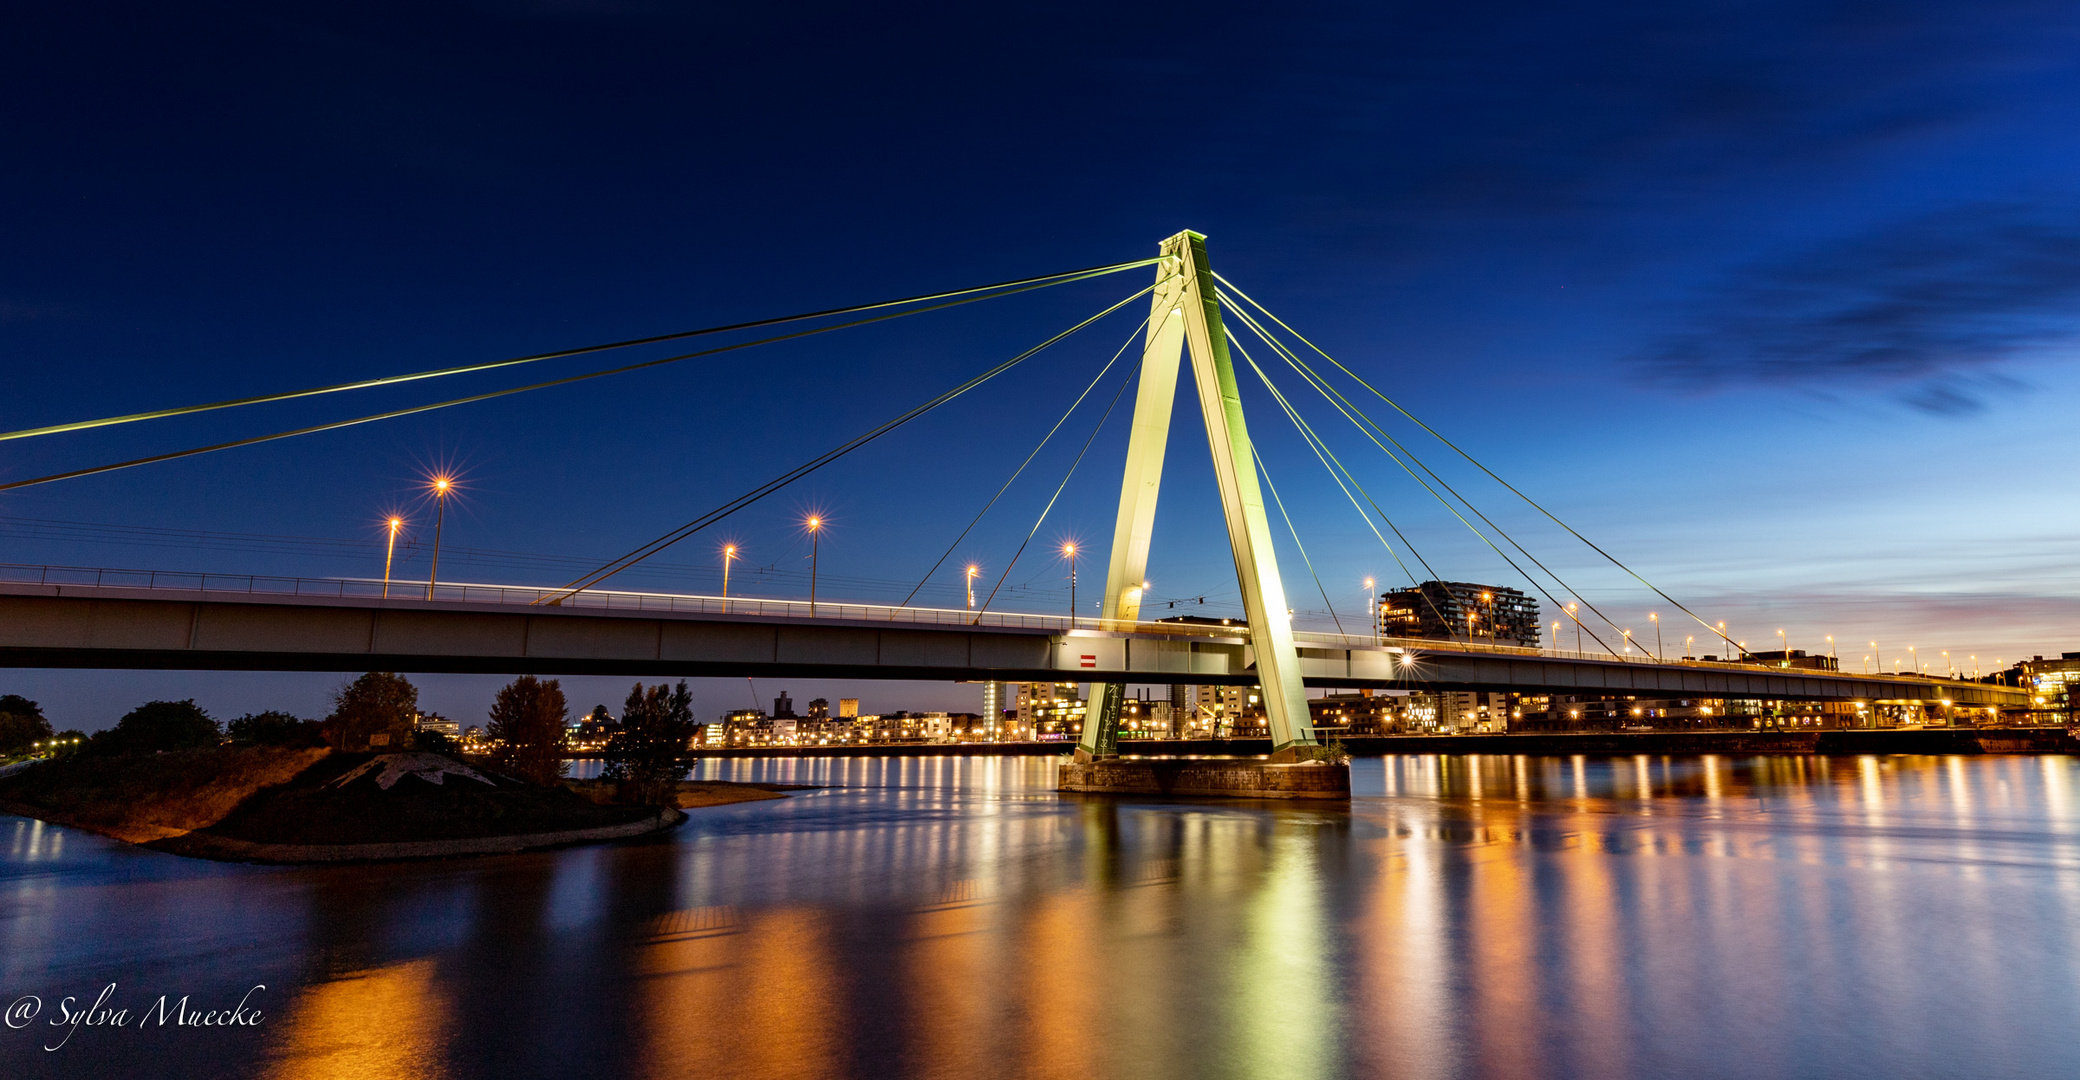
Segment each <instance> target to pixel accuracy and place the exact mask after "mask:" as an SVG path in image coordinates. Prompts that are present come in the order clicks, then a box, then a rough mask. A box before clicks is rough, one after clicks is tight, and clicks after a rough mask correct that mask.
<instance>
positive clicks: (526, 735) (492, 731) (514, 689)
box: [484, 675, 570, 785]
mask: <svg viewBox="0 0 2080 1080" xmlns="http://www.w3.org/2000/svg"><path fill="white" fill-rule="evenodd" d="M569 712H570V707H569V706H568V705H567V704H566V703H565V702H564V700H563V688H562V687H561V686H559V685H558V684H557V682H556V680H555V679H550V680H549V681H548V682H542V681H541V680H539V679H536V678H535V677H534V676H532V675H522V676H520V677H519V678H517V679H514V680H513V681H512V682H510V683H507V684H506V685H505V686H504V687H502V688H500V689H499V691H498V698H497V700H495V701H493V702H492V705H491V722H490V723H489V724H488V725H486V726H485V728H484V734H486V735H488V736H490V737H491V738H492V739H493V740H494V741H496V742H497V744H498V745H497V746H496V747H495V748H494V749H493V750H492V751H491V761H492V764H494V765H496V766H497V767H498V768H499V769H501V770H502V771H504V772H506V773H507V774H509V775H512V776H516V777H519V778H520V779H522V780H526V781H529V782H531V783H536V784H544V785H549V784H554V783H556V782H557V781H558V780H561V779H562V778H563V774H564V773H566V772H568V771H570V763H569V762H567V761H565V760H564V759H563V721H564V717H565V716H567V715H568V714H569Z"/></svg>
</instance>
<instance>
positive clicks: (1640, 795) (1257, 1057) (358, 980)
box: [0, 756, 2080, 1080]
mask: <svg viewBox="0 0 2080 1080" xmlns="http://www.w3.org/2000/svg"><path fill="white" fill-rule="evenodd" d="M702 768H703V770H704V771H703V773H702V775H704V776H705V777H707V778H714V779H735V780H758V781H772V782H785V783H802V784H817V785H825V786H824V787H822V788H821V789H819V790H814V791H803V792H796V793H794V795H792V796H791V797H789V798H787V799H784V800H776V801H770V802H757V803H745V804H736V805H732V806H725V807H716V808H709V809H703V810H696V811H693V813H692V820H690V821H689V822H688V823H687V824H686V825H685V826H683V827H681V828H680V829H678V830H676V831H675V832H673V833H671V834H668V835H667V837H666V838H664V839H661V840H657V841H653V842H648V843H634V844H625V845H620V846H610V847H591V848H575V849H567V850H560V851H550V852H540V853H531V854H523V855H514V856H498V857H485V858H476V859H463V860H455V861H447V862H432V863H401V864H387V865H374V866H353V867H257V866H242V865H226V864H216V863H208V862H200V861H193V860H187V859H181V858H176V857H172V856H167V855H160V854H156V853H152V852H148V851H143V850H140V849H136V848H131V847H127V846H125V845H122V844H119V843H115V842H113V841H109V840H105V839H102V838H100V837H97V836H94V835H91V834H86V833H81V832H77V831H73V830H68V829H62V828H57V827H54V826H49V825H44V824H41V823H38V822H35V821H30V820H27V819H23V818H16V817H6V816H0V996H4V997H5V999H7V1000H8V1001H9V1002H13V1003H15V1004H13V1005H12V1006H11V1007H10V1011H9V1013H8V1014H7V1017H8V1027H7V1028H0V1075H5V1076H8V1077H10V1078H12V1077H31V1076H92V1077H97V1078H108V1080H112V1078H118V1077H121V1078H128V1077H188V1076H193V1077H217V1076H269V1077H284V1078H301V1077H354V1078H378V1077H413V1078H440V1077H484V1078H494V1077H495V1078H518V1077H537V1076H544V1077H546V1076H556V1077H577V1076H628V1077H666V1076H674V1077H675V1076H686V1077H700V1078H709V1080H717V1078H731V1077H758V1078H779V1077H920V1078H949V1080H950V1078H964V1080H965V1078H980V1077H1062V1078H1076V1080H1161V1078H1178V1080H1199V1078H1214V1077H1237V1078H1245V1077H1246V1078H1269V1077H1295V1078H1332V1077H1346V1076H1348V1077H1437V1078H1446V1077H1498V1078H1518V1077H1596V1078H1633V1077H1637V1078H1659V1077H1676V1076H1682V1077H1809V1076H1810V1077H1885V1078H1895V1077H1939V1076H1941V1077H1947V1076H1955V1077H2045V1076H2075V1075H2080V1028H2076V1022H2080V761H2076V760H2075V759H2073V758H2067V757H2055V756H1989V757H1954V758H1952V757H1940V758H1939V757H1905V756H1895V757H1860V758H1851V757H1837V758H1822V757H1741V758H1734V757H1724V758H1711V757H1705V758H1660V757H1655V758H1645V757H1642V758H1564V757H1554V758H1522V757H1520V758H1510V757H1495V756H1489V757H1439V756H1400V757H1389V758H1384V759H1382V758H1369V759H1360V760H1359V761H1357V762H1356V763H1355V765H1354V766H1353V782H1354V787H1355V789H1356V796H1355V797H1354V798H1353V800H1352V802H1351V804H1350V806H1349V807H1348V808H1347V809H1346V808H1345V807H1343V806H1341V805H1333V806H1305V805H1289V806H1281V805H1265V804H1258V803H1224V802H1219V801H1211V800H1208V801H1191V802H1187V801H1161V800H1153V799H1133V798H1097V797H1062V796H1058V795H1056V794H1055V792H1054V791H1053V790H1052V775H1051V772H1052V762H1051V761H1049V760H1044V759H1033V758H986V757H976V758H892V759H803V760H783V759H764V760H732V761H710V762H706V763H704V764H703V766H702ZM109 984H114V986H115V989H114V990H113V991H110V992H108V993H109V994H110V996H109V997H108V999H107V1000H106V1001H105V1002H104V1005H103V1009H104V1010H114V1009H122V1010H125V1011H126V1015H125V1016H123V1017H122V1020H123V1022H122V1023H121V1024H120V1025H119V1024H116V1023H114V1022H113V1019H112V1018H113V1014H112V1013H109V1012H105V1011H104V1012H103V1013H100V1014H88V1013H87V1010H86V1008H85V1006H86V1005H87V1003H89V1002H92V1001H94V1000H95V999H96V998H97V997H98V996H99V995H101V994H102V993H104V990H103V988H104V987H106V986H107V985H109ZM254 987H264V989H258V990H256V989H253V988H254ZM162 995H163V996H165V998H166V999H167V1001H168V1002H169V1004H167V1005H164V1006H160V1005H159V1001H160V999H161V997H162ZM182 995H186V996H187V997H188V999H189V1002H188V1007H189V1009H190V1010H191V1013H193V1014H198V1015H199V1014H200V1013H201V1012H202V1011H205V1010H215V1011H219V1012H220V1013H222V1014H226V1015H228V1014H230V1012H231V1010H234V1009H235V1008H237V1006H238V1003H239V1002H240V1000H241V999H242V998H243V999H244V1000H245V1007H244V1011H241V1012H238V1013H237V1014H236V1017H237V1019H239V1020H240V1021H248V1022H242V1023H239V1024H237V1025H234V1026H228V1027H216V1026H211V1027H196V1026H180V1025H176V1024H174V1023H172V1022H171V1019H170V1018H171V1017H174V1016H178V1015H179V1006H178V1005H177V1002H178V999H179V998H180V997H181V996H182ZM68 996H70V997H73V998H75V999H77V1000H75V1001H74V1002H73V1003H72V1004H71V1005H70V1006H69V1007H63V1006H61V1003H62V1002H63V999H64V998H66V997H68ZM29 997H33V999H34V1000H35V1001H36V1002H38V1003H39V1005H38V1014H37V1015H36V1016H35V1017H34V1018H33V1019H24V1017H25V1016H26V1013H27V1011H28V1010H29V1006H28V1005H26V1004H24V1002H25V1001H27V1000H28V999H29ZM256 1008H257V1009H258V1010H259V1012H258V1014H257V1016H256V1015H255V1014H253V1012H252V1010H253V1009H256ZM154 1009H157V1010H158V1015H157V1016H155V1015H154V1013H153V1011H152V1010H154ZM68 1013H69V1014H70V1015H71V1016H72V1017H73V1018H75V1019H77V1020H78V1023H77V1024H76V1025H69V1024H63V1023H60V1024H59V1025H56V1026H54V1025H53V1024H52V1023H51V1021H52V1020H54V1019H57V1020H61V1021H62V1020H63V1019H64V1018H65V1016H66V1015H67V1014H68ZM97 1016H98V1017H99V1019H100V1021H102V1022H98V1023H97V1022H96V1018H97ZM158 1016H165V1017H167V1018H168V1019H167V1022H165V1023H159V1022H158ZM219 1018H220V1019H221V1018H223V1017H222V1016H220V1017H219ZM255 1020H257V1023H252V1022H249V1021H255ZM17 1021H21V1023H20V1024H19V1025H18V1024H17ZM48 1045H58V1049H56V1050H45V1049H43V1047H44V1046H48Z"/></svg>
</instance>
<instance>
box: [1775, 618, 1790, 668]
mask: <svg viewBox="0 0 2080 1080" xmlns="http://www.w3.org/2000/svg"><path fill="white" fill-rule="evenodd" d="M1777 648H1778V649H1780V650H1782V652H1783V654H1784V666H1785V667H1790V666H1791V639H1790V638H1788V637H1785V636H1784V631H1783V629H1782V628H1781V627H1780V628H1778V630H1777Z"/></svg>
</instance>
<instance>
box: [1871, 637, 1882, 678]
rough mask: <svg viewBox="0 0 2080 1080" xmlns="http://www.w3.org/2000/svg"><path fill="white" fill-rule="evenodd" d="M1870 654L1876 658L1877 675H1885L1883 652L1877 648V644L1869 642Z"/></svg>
mask: <svg viewBox="0 0 2080 1080" xmlns="http://www.w3.org/2000/svg"><path fill="white" fill-rule="evenodd" d="M1871 652H1872V654H1874V655H1875V656H1877V658H1878V674H1880V675H1883V674H1884V673H1885V650H1883V649H1881V648H1878V643H1877V642H1875V641H1873V642H1871Z"/></svg>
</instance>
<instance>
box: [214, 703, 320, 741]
mask: <svg viewBox="0 0 2080 1080" xmlns="http://www.w3.org/2000/svg"><path fill="white" fill-rule="evenodd" d="M318 728H319V724H318V723H317V722H316V721H312V720H302V719H298V718H297V717H294V716H291V715H289V714H288V713H285V712H275V711H273V710H269V711H267V712H257V713H247V714H245V715H244V716H241V717H239V718H238V719H236V720H233V721H232V722H231V723H229V724H227V725H225V734H227V735H229V736H231V741H232V742H235V743H253V744H255V745H259V746H323V745H325V737H324V735H323V734H322V733H320V732H319V730H318Z"/></svg>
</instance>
